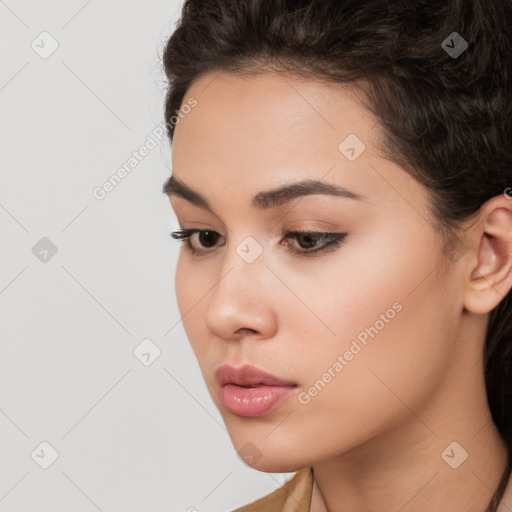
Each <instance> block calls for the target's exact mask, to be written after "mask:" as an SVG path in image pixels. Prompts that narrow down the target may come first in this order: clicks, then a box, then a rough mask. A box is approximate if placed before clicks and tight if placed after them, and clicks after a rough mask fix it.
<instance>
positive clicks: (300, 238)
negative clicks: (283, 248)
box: [299, 235, 315, 248]
mask: <svg viewBox="0 0 512 512" xmlns="http://www.w3.org/2000/svg"><path fill="white" fill-rule="evenodd" d="M299 240H306V245H307V246H308V247H307V248H309V247H311V246H314V245H315V244H314V243H312V242H311V240H312V239H311V235H299ZM308 240H309V242H308ZM301 245H302V243H301Z"/></svg>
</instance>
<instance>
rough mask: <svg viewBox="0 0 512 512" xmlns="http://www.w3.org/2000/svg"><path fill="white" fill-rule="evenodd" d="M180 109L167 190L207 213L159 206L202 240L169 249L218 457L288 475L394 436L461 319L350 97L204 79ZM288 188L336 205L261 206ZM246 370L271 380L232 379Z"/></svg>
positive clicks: (409, 195)
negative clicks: (174, 251)
mask: <svg viewBox="0 0 512 512" xmlns="http://www.w3.org/2000/svg"><path fill="white" fill-rule="evenodd" d="M190 97H193V98H195V99H196V100H197V105H196V106H195V107H194V108H193V109H191V111H190V112H189V113H188V114H187V115H186V116H184V117H183V118H182V119H180V121H179V123H178V124H177V126H176V131H175V135H174V141H173V150H172V168H173V176H174V177H175V178H177V179H178V180H180V182H181V183H184V184H185V185H186V186H187V187H188V188H190V189H192V190H193V191H195V192H196V193H197V194H199V195H200V196H202V198H203V199H205V200H206V202H207V205H208V206H209V208H205V207H204V204H203V205H202V206H201V205H200V204H195V203H197V201H191V200H188V199H186V198H185V197H182V194H180V193H172V194H170V200H171V204H172V207H173V210H174V212H175V214H176V217H177V219H178V222H179V224H180V226H181V227H182V228H185V229H197V230H202V232H196V233H194V234H192V235H191V237H190V238H189V239H188V242H189V243H190V244H191V246H192V248H193V249H195V250H197V251H198V252H197V253H193V252H192V250H191V249H190V248H189V246H188V242H187V241H183V242H181V244H182V246H181V249H180V255H179V259H178V264H177V269H176V279H175V286H176V294H177V300H178V306H179V310H180V313H181V316H182V319H183V320H182V321H183V325H184V328H185V331H186V334H187V336H188V339H189V340H190V343H191V345H192V347H193V350H194V352H195V355H196V357H197V359H198V362H199V365H200V367H201V371H202V374H203V376H204V379H205V382H206V385H207V387H208V389H209V391H210V393H211V396H212V399H213V401H214V402H215V404H216V406H217V407H218V409H219V410H220V413H221V414H222V417H223V419H224V421H225V424H226V427H227V429H228V431H229V434H230V436H231V439H232V441H233V444H234V446H235V448H236V450H237V451H239V453H240V455H242V456H246V455H248V456H252V458H249V457H248V458H246V460H247V461H248V463H249V464H250V465H251V466H253V467H254V468H256V469H259V470H262V471H268V472H289V471H295V470H297V469H298V468H302V467H305V466H308V465H312V464H314V463H316V462H319V461H323V460H328V459H332V458H334V457H336V456H338V455H341V454H343V453H346V452H347V451H348V450H351V449H354V448H356V447H358V446H361V445H362V444H363V443H365V442H367V441H370V440H372V439H378V438H379V436H383V435H384V433H385V432H388V431H390V429H393V428H400V427H401V426H404V425H406V423H407V422H408V421H411V413H410V409H412V410H414V411H416V412H417V413H419V411H420V410H421V409H422V408H423V407H426V404H428V403H429V400H431V399H432V397H433V396H434V394H435V391H436V389H437V386H439V383H440V382H441V381H442V379H443V377H444V376H445V375H446V374H447V372H448V371H449V368H450V365H451V364H453V360H454V343H453V342H452V341H451V340H453V339H454V336H455V334H454V333H455V330H456V328H457V326H456V322H455V321H454V319H455V317H456V314H457V313H458V312H459V311H460V310H461V307H462V306H461V300H460V299H459V294H457V293H454V290H456V287H457V283H456V282H454V279H453V278H452V277H450V275H445V273H442V272H441V271H440V269H441V268H442V266H443V265H442V263H443V260H445V259H446V258H445V256H444V254H443V251H442V250H441V249H440V247H441V242H440V238H439V235H437V234H436V233H435V232H434V230H433V228H432V224H431V221H432V219H431V216H430V214H429V209H428V199H427V193H426V189H425V188H424V187H423V186H422V185H420V184H419V183H417V182H416V181H415V180H414V179H413V178H412V177H411V176H410V175H409V174H407V173H406V172H405V171H404V170H403V169H402V168H400V167H399V166H397V165H395V164H393V163H391V162H389V161H387V160H385V159H384V158H382V157H381V156H380V155H379V152H378V150H377V145H378V142H379V140H380V137H381V133H380V127H379V125H378V124H377V119H376V118H375V117H373V116H372V115H371V114H370V113H369V112H368V111H367V110H365V109H364V108H363V107H362V106H361V104H360V103H359V102H358V101H357V96H356V94H355V91H354V90H351V89H348V88H346V87H342V86H340V85H327V84H323V83H320V82H315V81H305V80H299V79H297V78H293V77H290V76H286V77H285V76H284V75H281V74H278V73H273V72H269V73H265V74H261V75H257V76H252V77H236V76H232V75H229V74H224V73H221V74H217V73H215V74H209V75H204V76H203V77H202V78H201V79H200V80H198V81H197V82H195V83H194V84H193V85H192V86H191V87H190V88H189V90H188V91H187V94H186V97H185V99H184V102H186V101H187V99H189V98H190ZM306 180H310V182H312V181H314V180H316V181H318V182H320V185H322V184H323V185H333V186H335V187H338V188H343V189H345V190H346V191H348V192H345V193H341V194H340V195H334V194H330V193H327V192H328V191H326V190H322V189H320V188H317V189H316V190H313V192H315V193H307V192H308V190H307V187H302V189H301V188H299V187H292V188H291V191H292V192H293V191H295V193H294V194H291V195H290V194H288V195H287V194H285V193H281V194H277V195H274V196H271V197H270V198H269V197H267V196H266V195H264V194H262V192H269V191H275V190H277V189H280V188H282V187H288V186H291V185H294V184H297V183H298V182H305V181H306ZM297 190H299V191H300V190H302V193H300V192H299V193H297ZM309 192H311V190H309ZM256 196H257V197H256ZM253 198H254V201H253ZM189 199H190V197H189ZM297 231H306V232H308V233H309V234H300V233H298V234H297V233H295V234H294V233H293V232H297ZM322 233H328V234H332V235H324V236H323V237H322V235H321V234H322ZM336 237H337V238H336ZM333 240H334V241H335V240H337V241H338V243H336V242H334V243H332V242H333ZM329 244H331V245H329ZM313 251H315V252H313ZM224 365H229V366H231V367H233V369H234V373H233V372H231V373H230V372H226V373H224V374H220V378H221V381H220V383H219V381H218V380H217V377H219V375H218V374H217V370H218V369H219V368H220V367H224ZM249 366H250V367H255V368H256V369H259V370H262V371H264V372H267V373H268V374H271V375H272V376H274V377H275V378H277V379H280V381H275V380H272V379H268V378H267V379H265V378H262V377H261V375H258V374H257V372H256V373H255V371H253V372H251V371H248V372H247V373H244V371H242V372H240V373H238V374H236V370H240V369H242V368H245V370H247V367H249ZM249 370H250V368H249ZM253 370H254V368H253ZM226 383H227V384H226ZM221 384H225V385H221ZM283 384H285V385H283ZM397 396H398V397H400V400H397ZM404 402H406V403H407V405H408V407H405V406H404Z"/></svg>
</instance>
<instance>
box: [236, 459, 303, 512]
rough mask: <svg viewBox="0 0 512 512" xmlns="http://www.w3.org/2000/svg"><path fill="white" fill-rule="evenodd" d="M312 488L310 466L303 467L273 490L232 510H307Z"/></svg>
mask: <svg viewBox="0 0 512 512" xmlns="http://www.w3.org/2000/svg"><path fill="white" fill-rule="evenodd" d="M312 490H313V472H312V468H311V467H307V468H303V469H301V470H299V471H297V472H296V473H295V475H294V476H293V477H292V478H291V479H290V480H288V481H287V482H285V483H284V484H283V485H282V486H281V487H279V488H278V489H276V490H275V491H274V492H272V493H270V494H267V495H266V496H263V498H260V499H258V500H256V501H253V502H252V503H249V504H248V505H245V506H243V507H241V508H237V509H236V510H233V511H232V512H295V511H300V512H304V511H308V510H309V507H310V503H311V495H312Z"/></svg>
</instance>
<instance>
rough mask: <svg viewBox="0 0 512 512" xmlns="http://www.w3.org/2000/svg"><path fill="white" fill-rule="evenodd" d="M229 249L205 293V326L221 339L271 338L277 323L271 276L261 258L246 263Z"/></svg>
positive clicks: (274, 284)
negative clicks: (219, 269)
mask: <svg viewBox="0 0 512 512" xmlns="http://www.w3.org/2000/svg"><path fill="white" fill-rule="evenodd" d="M230 252H231V254H229V255H226V257H225V261H224V262H223V265H222V266H221V271H220V272H219V275H218V277H217V280H216V284H215V285H214V286H213V289H212V291H211V292H210V293H209V294H208V296H207V297H208V302H207V309H206V314H205V322H206V326H207V328H208V329H209V331H210V332H211V333H212V334H214V335H215V336H218V337H220V338H222V339H225V340H241V339H242V338H246V337H250V338H258V339H260V338H271V337H272V336H274V334H275V331H276V329H277V325H278V321H277V314H276V309H275V304H276V302H275V300H276V298H275V286H276V283H275V277H273V274H272V272H270V270H269V269H268V268H267V267H266V265H265V263H264V259H263V258H262V257H260V258H258V259H257V260H256V261H253V262H252V263H247V262H246V261H244V259H243V258H241V257H240V256H239V255H238V253H237V252H236V251H235V250H234V249H232V251H230Z"/></svg>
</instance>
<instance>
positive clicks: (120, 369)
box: [0, 0, 291, 512]
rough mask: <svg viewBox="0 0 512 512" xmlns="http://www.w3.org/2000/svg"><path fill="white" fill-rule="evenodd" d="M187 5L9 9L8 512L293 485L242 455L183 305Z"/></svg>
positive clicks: (242, 499)
mask: <svg viewBox="0 0 512 512" xmlns="http://www.w3.org/2000/svg"><path fill="white" fill-rule="evenodd" d="M181 5H182V2H178V1H176V0H149V1H141V0H139V1H136V0H88V1H87V0H67V1H64V0H60V1H56V0H52V1H48V0H45V1H36V0H30V1H29V0H24V1H22V0H0V52H1V61H0V62H1V66H0V157H1V160H0V161H1V175H0V229H1V244H0V247H1V249H0V257H1V260H0V312H1V318H0V336H1V338H0V339H1V344H0V350H1V353H0V364H1V367H0V390H1V394H0V397H1V403H0V433H1V436H0V443H1V445H0V511H2V512H7V511H8V512H16V511H27V512H39V511H40V512H43V511H45V512H46V511H48V512H50V511H51V512H82V511H83V512H85V511H87V512H89V511H91V512H93V511H96V510H99V511H103V512H108V511H123V512H135V511H141V512H142V511H144V512H157V511H159V512H163V511H170V512H180V511H181V512H196V511H197V512H227V511H229V510H232V509H234V508H236V507H238V506H241V505H243V504H245V503H248V502H250V501H252V500H254V499H256V498H258V497H260V496H262V495H264V494H267V493H269V492H271V491H272V490H274V489H276V488H277V487H279V486H280V485H282V483H283V482H284V481H285V480H287V479H288V478H289V477H290V476H291V474H267V473H262V472H258V471H255V470H253V469H251V468H250V467H248V466H246V465H245V463H244V462H243V461H242V460H241V459H240V458H239V457H238V455H237V454H236V452H235V450H234V448H233V446H232V444H231V441H230V439H229V435H228V433H227V431H226V429H225V427H224V424H223V422H222V420H221V416H220V414H219V412H218V411H217V409H216V408H215V406H214V404H213V402H212V400H211V398H210V396H209V394H208V392H207V390H206V387H205V385H204V383H203V380H202V377H201V374H200V370H199V366H198V364H197V362H196V360H195V357H194V355H193V352H192V350H191V348H190V346H189V343H188V340H187V338H186V334H185V332H184V329H183V325H182V322H181V321H180V313H179V311H178V308H177V304H176V297H175V290H174V272H175V265H176V260H177V256H178V247H179V245H178V244H179V242H177V241H176V240H174V239H172V238H171V237H170V236H169V233H170V231H171V230H173V229H175V228H177V227H178V225H177V222H176V219H175V217H174V215H173V213H172V210H171V208H170V204H169V202H168V199H167V198H166V197H165V196H164V195H163V194H162V192H161V187H162V184H163V182H164V181H165V179H166V178H167V177H168V176H169V175H170V173H171V169H170V165H171V158H170V157H171V149H170V144H169V142H168V141H167V139H166V138H165V136H161V135H160V140H158V134H159V133H160V134H161V128H160V130H159V125H161V124H162V123H163V100H164V94H165V90H166V83H165V80H164V75H163V73H162V70H161V66H160V58H161V53H162V49H163V46H164V44H165V41H166V39H167V38H168V37H169V35H170V34H171V33H172V31H173V29H174V27H175V24H176V22H177V20H178V18H179V15H180V11H181ZM148 136H149V137H150V139H148ZM150 140H153V143H152V142H150ZM155 142H156V143H155ZM144 145H146V147H147V148H150V149H149V150H148V151H147V152H146V154H145V156H144V157H143V158H140V160H137V164H136V165H133V160H132V161H131V162H132V167H126V165H127V162H129V159H130V158H134V157H133V152H134V151H138V150H139V149H140V148H141V147H142V146H144ZM123 165H125V169H126V168H128V169H130V172H129V173H124V176H123V179H122V180H120V181H119V182H118V183H117V184H116V186H115V187H111V188H110V189H108V185H107V186H106V187H103V188H102V186H103V184H104V183H105V182H106V181H108V180H109V179H110V178H111V176H112V175H113V174H115V173H116V172H117V171H118V169H119V168H121V167H122V166H123ZM121 174H122V173H121ZM98 189H100V190H103V195H102V193H101V192H98ZM106 189H108V191H106ZM94 191H96V195H95V193H94Z"/></svg>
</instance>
